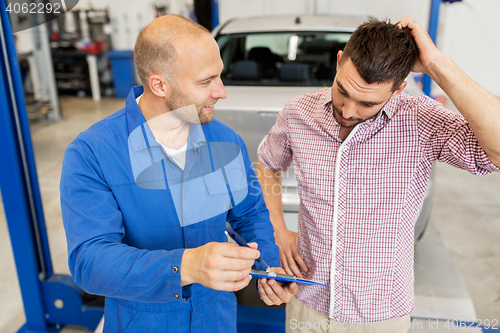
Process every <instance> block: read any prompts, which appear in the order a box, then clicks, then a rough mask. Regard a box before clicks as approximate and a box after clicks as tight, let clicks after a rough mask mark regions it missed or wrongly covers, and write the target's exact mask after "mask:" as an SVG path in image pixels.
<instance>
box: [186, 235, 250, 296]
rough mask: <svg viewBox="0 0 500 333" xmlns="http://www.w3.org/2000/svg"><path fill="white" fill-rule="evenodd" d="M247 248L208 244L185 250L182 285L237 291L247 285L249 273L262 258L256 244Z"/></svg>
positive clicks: (226, 244)
mask: <svg viewBox="0 0 500 333" xmlns="http://www.w3.org/2000/svg"><path fill="white" fill-rule="evenodd" d="M248 246H250V247H251V248H248V247H244V246H238V245H236V244H232V243H215V242H211V243H207V244H205V245H203V246H200V247H197V248H194V249H186V250H185V251H184V254H183V256H182V262H181V285H182V286H185V285H188V284H191V283H199V284H202V285H204V286H205V287H208V288H211V289H216V290H224V291H238V290H240V289H243V288H244V287H246V286H247V285H248V283H249V282H250V280H252V276H251V275H250V271H251V270H252V266H253V264H254V262H255V259H257V258H258V257H259V255H260V252H259V251H257V246H258V245H257V243H248Z"/></svg>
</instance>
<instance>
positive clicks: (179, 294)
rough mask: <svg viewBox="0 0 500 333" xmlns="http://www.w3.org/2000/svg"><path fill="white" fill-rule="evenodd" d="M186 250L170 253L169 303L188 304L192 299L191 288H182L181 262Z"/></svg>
mask: <svg viewBox="0 0 500 333" xmlns="http://www.w3.org/2000/svg"><path fill="white" fill-rule="evenodd" d="M184 251H185V249H175V250H171V251H169V252H170V254H171V256H170V260H169V261H168V264H167V276H166V277H165V278H166V284H167V288H166V289H167V293H168V295H167V299H168V300H169V301H184V302H187V301H189V299H190V298H191V286H192V285H188V286H184V287H182V286H181V262H182V256H183V255H184Z"/></svg>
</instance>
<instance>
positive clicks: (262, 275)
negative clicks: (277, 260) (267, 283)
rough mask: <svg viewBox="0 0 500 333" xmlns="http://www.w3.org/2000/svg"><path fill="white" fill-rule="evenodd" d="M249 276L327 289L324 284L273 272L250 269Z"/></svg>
mask: <svg viewBox="0 0 500 333" xmlns="http://www.w3.org/2000/svg"><path fill="white" fill-rule="evenodd" d="M250 275H251V276H252V277H253V278H256V279H260V278H265V279H273V280H276V281H279V282H285V283H292V282H295V283H297V284H300V285H303V286H325V287H328V285H327V284H324V283H319V282H316V281H311V280H306V279H301V278H298V277H295V276H293V275H288V274H279V273H275V272H266V271H257V270H255V269H252V271H251V272H250Z"/></svg>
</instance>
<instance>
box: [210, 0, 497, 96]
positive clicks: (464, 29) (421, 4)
mask: <svg viewBox="0 0 500 333" xmlns="http://www.w3.org/2000/svg"><path fill="white" fill-rule="evenodd" d="M430 2H431V1H430V0H405V1H401V0H348V1H346V0H251V1H249V0H219V7H220V22H224V21H226V20H228V19H231V18H235V17H245V16H255V15H276V14H312V13H318V14H335V13H338V14H361V15H371V16H374V17H378V18H389V19H391V20H392V21H393V22H396V21H398V20H399V19H401V18H403V17H404V16H411V17H412V18H413V19H415V21H417V23H419V24H420V25H422V26H423V27H425V28H427V27H428V24H429V14H430ZM498 13H500V1H498V0H463V1H462V2H457V3H453V4H442V5H441V13H440V17H439V18H440V20H439V30H438V36H437V45H438V47H439V49H440V50H441V51H443V53H444V54H446V55H448V56H449V57H450V58H451V59H453V61H455V63H456V64H457V65H458V66H459V67H460V68H461V69H462V70H463V71H464V72H465V73H467V74H468V75H469V76H470V77H472V78H473V79H474V80H476V81H477V82H478V83H479V84H481V85H482V86H483V87H485V88H486V89H488V90H489V91H491V92H492V93H493V94H494V95H496V96H499V97H500V39H499V37H498V36H499V34H500V27H499V25H498Z"/></svg>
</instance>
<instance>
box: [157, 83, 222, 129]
mask: <svg viewBox="0 0 500 333" xmlns="http://www.w3.org/2000/svg"><path fill="white" fill-rule="evenodd" d="M167 107H168V108H169V109H170V110H171V111H175V110H178V112H176V116H177V117H178V118H180V119H182V120H184V121H186V122H188V123H190V124H201V125H205V124H208V123H210V122H211V121H212V120H213V119H214V118H213V117H212V118H211V119H210V118H209V117H207V116H205V115H204V114H203V109H201V110H198V108H197V107H196V104H195V103H192V102H190V101H189V100H188V99H187V98H186V97H185V96H184V95H183V94H182V93H181V92H180V91H179V89H177V88H176V87H175V86H174V85H172V93H171V95H170V99H169V100H168V101H167ZM195 110H196V112H195Z"/></svg>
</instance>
